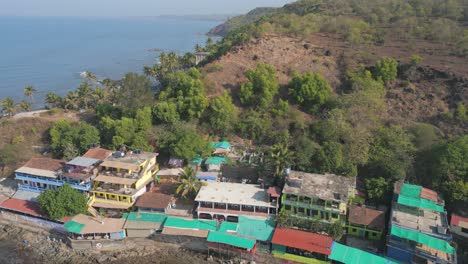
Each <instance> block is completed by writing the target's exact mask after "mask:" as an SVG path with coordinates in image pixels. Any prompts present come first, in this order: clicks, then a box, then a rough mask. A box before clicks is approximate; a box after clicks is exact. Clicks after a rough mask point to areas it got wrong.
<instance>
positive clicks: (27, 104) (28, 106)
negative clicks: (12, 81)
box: [19, 100, 32, 112]
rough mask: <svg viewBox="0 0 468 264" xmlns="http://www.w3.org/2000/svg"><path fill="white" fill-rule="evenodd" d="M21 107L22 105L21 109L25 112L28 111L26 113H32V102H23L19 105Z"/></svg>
mask: <svg viewBox="0 0 468 264" xmlns="http://www.w3.org/2000/svg"><path fill="white" fill-rule="evenodd" d="M19 105H20V107H21V109H23V110H24V111H26V112H29V111H31V108H32V106H31V103H30V102H28V101H26V100H22V101H21V102H20V103H19Z"/></svg>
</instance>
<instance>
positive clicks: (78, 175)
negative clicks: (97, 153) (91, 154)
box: [61, 157, 101, 193]
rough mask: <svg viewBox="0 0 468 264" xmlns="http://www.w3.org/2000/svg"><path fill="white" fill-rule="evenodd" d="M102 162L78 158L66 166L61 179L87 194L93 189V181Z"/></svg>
mask: <svg viewBox="0 0 468 264" xmlns="http://www.w3.org/2000/svg"><path fill="white" fill-rule="evenodd" d="M99 163H101V160H98V159H93V158H86V157H77V158H74V159H72V160H71V161H69V162H67V163H66V164H65V168H64V172H63V174H62V175H61V178H62V179H63V180H64V181H65V182H67V183H68V184H71V185H72V187H73V188H75V189H78V190H80V191H81V192H83V193H87V192H88V191H89V190H90V189H91V180H92V179H93V178H94V177H95V176H96V175H97V172H98V169H97V165H99Z"/></svg>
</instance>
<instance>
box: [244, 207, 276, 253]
mask: <svg viewBox="0 0 468 264" xmlns="http://www.w3.org/2000/svg"><path fill="white" fill-rule="evenodd" d="M235 231H236V233H237V235H238V236H240V237H244V238H250V239H254V240H256V241H257V250H258V251H262V252H270V247H271V239H272V238H273V233H274V232H275V220H274V218H273V217H270V218H267V219H256V218H251V217H245V216H239V222H238V223H237V228H236V230H235Z"/></svg>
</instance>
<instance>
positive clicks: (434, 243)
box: [391, 226, 454, 254]
mask: <svg viewBox="0 0 468 264" xmlns="http://www.w3.org/2000/svg"><path fill="white" fill-rule="evenodd" d="M391 234H392V235H393V236H397V237H401V238H404V239H408V240H411V241H415V242H418V243H421V244H423V245H426V246H428V247H430V248H433V249H437V250H440V251H444V252H447V253H449V254H453V253H454V249H453V247H452V246H450V244H449V243H448V242H447V241H445V240H442V239H438V238H435V237H431V236H429V235H426V234H423V233H420V232H416V231H412V230H408V229H404V228H400V227H398V226H392V232H391Z"/></svg>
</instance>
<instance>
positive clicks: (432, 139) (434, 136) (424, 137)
mask: <svg viewBox="0 0 468 264" xmlns="http://www.w3.org/2000/svg"><path fill="white" fill-rule="evenodd" d="M409 132H410V133H411V134H412V135H413V137H412V138H413V144H414V146H415V147H416V149H417V150H418V151H423V150H427V149H429V148H431V147H432V146H433V145H434V144H436V143H438V142H439V141H440V140H441V138H440V131H439V130H438V128H437V127H435V126H433V125H431V124H426V123H415V124H414V125H412V126H411V127H410V128H409Z"/></svg>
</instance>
